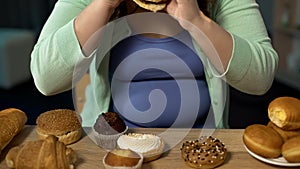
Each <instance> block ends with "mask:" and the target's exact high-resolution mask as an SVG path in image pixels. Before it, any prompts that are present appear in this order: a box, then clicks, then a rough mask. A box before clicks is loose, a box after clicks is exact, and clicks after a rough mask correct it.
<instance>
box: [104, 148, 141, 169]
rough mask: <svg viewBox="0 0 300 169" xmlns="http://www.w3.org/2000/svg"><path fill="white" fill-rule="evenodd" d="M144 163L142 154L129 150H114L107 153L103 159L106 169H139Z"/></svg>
mask: <svg viewBox="0 0 300 169" xmlns="http://www.w3.org/2000/svg"><path fill="white" fill-rule="evenodd" d="M142 163H143V156H142V154H140V153H137V152H134V151H132V150H129V149H113V150H111V151H109V152H107V153H106V155H105V156H104V158H103V164H104V166H105V168H106V169H114V168H118V169H139V168H141V166H142Z"/></svg>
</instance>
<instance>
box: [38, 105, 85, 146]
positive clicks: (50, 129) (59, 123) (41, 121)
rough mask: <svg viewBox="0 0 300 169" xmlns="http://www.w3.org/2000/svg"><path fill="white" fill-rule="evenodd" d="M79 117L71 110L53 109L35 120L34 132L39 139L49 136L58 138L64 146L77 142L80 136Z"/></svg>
mask: <svg viewBox="0 0 300 169" xmlns="http://www.w3.org/2000/svg"><path fill="white" fill-rule="evenodd" d="M80 121H81V120H80V117H79V115H77V113H76V112H75V111H73V110H69V109H55V110H50V111H47V112H44V113H42V114H40V115H39V116H38V118H37V119H36V131H37V134H38V137H39V139H45V138H46V137H48V136H49V135H54V136H56V137H58V139H59V141H60V142H63V143H65V144H66V145H68V144H72V143H74V142H76V141H78V140H79V139H80V138H81V135H82V127H81V123H80Z"/></svg>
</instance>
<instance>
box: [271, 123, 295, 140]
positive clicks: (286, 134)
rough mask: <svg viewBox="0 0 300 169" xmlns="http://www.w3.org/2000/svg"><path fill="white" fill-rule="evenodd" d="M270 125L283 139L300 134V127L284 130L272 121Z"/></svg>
mask: <svg viewBox="0 0 300 169" xmlns="http://www.w3.org/2000/svg"><path fill="white" fill-rule="evenodd" d="M267 126H268V127H271V128H273V129H274V130H275V131H276V132H277V133H278V134H279V135H280V136H281V137H282V139H283V141H284V142H285V141H287V140H289V139H290V138H292V137H296V136H300V129H298V130H283V129H282V128H279V127H278V126H276V125H275V124H274V123H272V122H271V121H270V122H269V123H268V124H267Z"/></svg>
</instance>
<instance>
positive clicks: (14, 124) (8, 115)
mask: <svg viewBox="0 0 300 169" xmlns="http://www.w3.org/2000/svg"><path fill="white" fill-rule="evenodd" d="M26 122H27V116H26V114H25V113H24V112H23V111H21V110H19V109H15V108H8V109H5V110H2V111H0V154H1V151H2V150H3V149H4V148H5V147H6V146H7V145H8V144H9V143H10V141H11V140H12V139H13V138H14V137H15V136H16V135H17V134H18V133H19V132H20V131H21V130H22V129H23V127H24V125H25V123H26Z"/></svg>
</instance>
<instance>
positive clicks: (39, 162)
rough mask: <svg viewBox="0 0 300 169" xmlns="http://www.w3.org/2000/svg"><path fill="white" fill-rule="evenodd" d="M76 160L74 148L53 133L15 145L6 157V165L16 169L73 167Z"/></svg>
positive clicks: (62, 168)
mask: <svg viewBox="0 0 300 169" xmlns="http://www.w3.org/2000/svg"><path fill="white" fill-rule="evenodd" d="M76 160H77V157H76V154H75V152H74V151H73V149H71V148H68V147H66V145H65V144H64V143H62V142H60V141H58V138H57V137H55V136H53V135H50V136H48V137H47V138H46V139H45V140H37V141H27V142H25V143H24V144H22V145H20V146H17V147H13V148H11V149H10V150H9V152H8V153H7V155H6V157H5V161H6V165H7V166H8V167H9V168H15V169H73V168H74V163H75V162H76Z"/></svg>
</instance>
